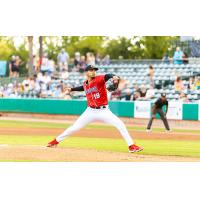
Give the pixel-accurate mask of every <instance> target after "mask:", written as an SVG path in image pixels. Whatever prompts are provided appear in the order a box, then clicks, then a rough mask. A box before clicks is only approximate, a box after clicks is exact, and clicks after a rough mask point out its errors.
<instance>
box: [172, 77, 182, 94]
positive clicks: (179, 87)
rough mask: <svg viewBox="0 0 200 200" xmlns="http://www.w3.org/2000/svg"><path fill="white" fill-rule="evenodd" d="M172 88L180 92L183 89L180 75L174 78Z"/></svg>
mask: <svg viewBox="0 0 200 200" xmlns="http://www.w3.org/2000/svg"><path fill="white" fill-rule="evenodd" d="M174 88H175V91H176V92H182V91H183V90H184V84H183V81H182V79H181V77H180V76H179V77H177V79H176V80H175V82H174Z"/></svg>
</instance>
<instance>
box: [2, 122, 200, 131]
mask: <svg viewBox="0 0 200 200" xmlns="http://www.w3.org/2000/svg"><path fill="white" fill-rule="evenodd" d="M69 126H70V124H69V123H52V122H30V121H26V122H25V121H12V120H2V121H0V127H3V128H12V127H13V128H22V127H23V128H67V127H69ZM85 128H86V129H97V130H105V129H106V130H108V129H109V130H114V129H115V128H114V127H113V126H109V125H105V124H91V125H88V126H86V127H85ZM127 128H128V130H129V131H144V130H145V128H146V127H144V126H139V127H138V126H134V124H133V126H130V125H129V126H127ZM163 130H164V128H153V131H155V132H160V131H163ZM173 131H174V132H177V133H179V132H185V133H188V132H189V133H195V134H199V133H200V131H199V130H186V129H173Z"/></svg>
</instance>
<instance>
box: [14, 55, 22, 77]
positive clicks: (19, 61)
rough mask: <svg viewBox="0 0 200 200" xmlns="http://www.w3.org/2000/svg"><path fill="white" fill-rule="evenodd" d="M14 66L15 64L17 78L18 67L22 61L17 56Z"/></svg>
mask: <svg viewBox="0 0 200 200" xmlns="http://www.w3.org/2000/svg"><path fill="white" fill-rule="evenodd" d="M15 64H16V68H17V71H16V77H19V68H20V65H21V64H22V61H21V59H20V57H19V56H16V61H15Z"/></svg>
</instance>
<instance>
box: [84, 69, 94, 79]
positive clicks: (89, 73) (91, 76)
mask: <svg viewBox="0 0 200 200" xmlns="http://www.w3.org/2000/svg"><path fill="white" fill-rule="evenodd" d="M86 76H87V77H88V78H94V77H95V76H96V70H95V69H91V70H88V71H87V72H86Z"/></svg>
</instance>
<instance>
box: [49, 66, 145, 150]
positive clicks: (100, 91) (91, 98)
mask: <svg viewBox="0 0 200 200" xmlns="http://www.w3.org/2000/svg"><path fill="white" fill-rule="evenodd" d="M97 70H98V68H97V67H94V66H92V65H89V66H87V67H86V69H85V73H86V77H87V80H86V81H84V83H83V85H82V86H79V87H75V88H66V91H68V92H71V91H85V94H86V98H87V104H88V107H87V109H86V110H85V111H84V112H83V114H82V115H81V116H80V117H79V118H78V119H77V120H76V121H75V123H74V124H73V125H72V126H70V127H69V128H68V129H66V130H65V131H64V132H63V133H61V134H60V135H59V136H58V137H56V138H55V139H54V140H53V141H51V142H49V143H48V145H47V147H55V146H57V145H58V144H59V143H60V142H61V141H62V140H64V139H65V138H66V137H68V136H69V135H71V134H72V133H74V132H76V131H78V130H80V129H81V128H83V127H84V126H86V125H87V124H89V123H91V122H93V121H97V120H98V121H102V122H104V123H107V124H110V125H113V126H115V127H116V128H117V129H118V130H119V132H120V133H121V135H122V137H123V138H124V140H125V141H126V143H127V145H128V147H129V152H131V153H133V152H139V151H142V150H143V148H142V147H139V146H137V145H136V144H135V143H134V142H133V140H132V138H131V136H130V135H129V133H128V131H127V129H126V127H125V125H124V123H123V122H122V121H121V120H120V119H119V118H118V117H117V116H115V115H114V114H113V113H112V112H111V111H110V109H109V107H108V98H107V89H106V82H107V81H108V80H109V79H111V78H112V80H113V86H112V87H110V89H111V90H112V89H113V88H114V89H116V88H117V86H118V84H119V77H118V76H115V75H113V74H105V75H98V76H97V75H96V71H97Z"/></svg>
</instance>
